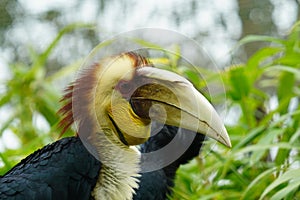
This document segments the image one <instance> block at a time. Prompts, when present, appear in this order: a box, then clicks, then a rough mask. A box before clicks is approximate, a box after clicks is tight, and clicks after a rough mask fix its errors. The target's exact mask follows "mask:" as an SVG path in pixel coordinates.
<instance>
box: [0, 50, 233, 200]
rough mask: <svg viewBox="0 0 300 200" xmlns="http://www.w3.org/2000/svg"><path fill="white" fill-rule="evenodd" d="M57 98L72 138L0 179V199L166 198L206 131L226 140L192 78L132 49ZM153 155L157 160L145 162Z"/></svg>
mask: <svg viewBox="0 0 300 200" xmlns="http://www.w3.org/2000/svg"><path fill="white" fill-rule="evenodd" d="M63 99H64V101H65V105H64V106H63V107H62V108H61V109H60V111H59V113H61V114H62V115H63V116H64V118H63V119H62V121H61V123H60V125H61V127H63V131H65V130H66V129H67V128H68V127H69V126H71V124H73V123H75V124H76V125H77V136H74V137H70V138H64V139H61V140H58V141H57V142H54V143H53V144H50V145H47V146H45V147H44V148H42V149H41V150H38V151H36V152H34V153H33V154H31V155H30V156H28V157H27V158H25V159H24V160H22V161H21V162H20V163H19V164H17V165H16V166H15V167H14V168H12V169H11V170H10V171H9V172H7V173H6V174H5V175H4V176H2V177H0V183H1V184H0V199H95V200H131V199H135V200H140V199H143V200H147V199H149V200H151V199H156V200H158V199H166V197H167V195H168V194H171V192H172V190H171V188H172V187H173V186H174V178H175V174H176V170H177V169H178V167H179V166H180V165H181V164H184V163H187V162H188V161H189V160H191V159H192V158H194V157H195V156H197V155H198V153H199V150H200V148H201V146H202V142H203V140H204V138H205V135H207V136H209V137H212V138H214V139H216V140H217V141H219V142H221V143H223V144H225V145H227V146H230V145H231V144H230V139H229V137H228V134H227V131H226V129H225V127H224V125H223V123H222V122H221V120H220V118H219V117H218V115H217V112H216V111H215V110H214V109H213V107H212V106H211V104H210V103H209V102H208V101H207V100H206V99H205V98H204V97H203V96H202V95H201V94H200V93H199V92H198V91H197V90H196V89H195V88H194V87H193V85H192V84H191V83H190V82H188V81H187V80H186V79H185V78H183V77H181V76H179V75H177V74H174V73H171V72H168V71H165V70H161V69H157V68H154V66H153V65H152V64H151V63H150V62H149V61H148V60H147V59H146V58H144V57H142V56H140V55H138V54H136V53H133V52H127V53H123V54H120V55H117V56H112V57H110V58H105V59H103V60H100V61H99V62H97V63H95V64H93V65H90V66H89V67H88V68H87V69H85V70H84V71H83V72H82V73H81V74H80V76H79V77H78V78H77V79H76V81H75V82H74V83H73V84H72V85H71V86H70V87H69V88H68V89H67V92H66V94H65V96H64V97H63ZM156 124H160V129H159V131H158V133H156V134H153V126H155V125H156ZM178 127H182V128H178ZM151 134H152V135H151ZM166 146H168V147H169V148H166V149H167V150H168V151H160V149H165V148H164V147H166ZM180 147H182V148H180ZM152 152H160V153H159V158H158V157H154V159H153V158H152V161H151V159H150V162H149V157H147V155H149V154H150V155H151V153H152ZM148 153H149V154H148ZM170 158H172V159H171V160H170ZM152 165H153V166H156V168H155V167H154V168H153V169H152V168H151V167H152Z"/></svg>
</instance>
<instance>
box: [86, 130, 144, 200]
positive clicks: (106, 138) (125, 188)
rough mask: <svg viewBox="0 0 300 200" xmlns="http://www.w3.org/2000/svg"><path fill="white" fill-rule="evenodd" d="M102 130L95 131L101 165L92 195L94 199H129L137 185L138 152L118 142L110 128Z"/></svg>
mask: <svg viewBox="0 0 300 200" xmlns="http://www.w3.org/2000/svg"><path fill="white" fill-rule="evenodd" d="M104 131H106V133H105V134H104V133H97V135H98V139H99V141H100V142H99V143H98V145H97V146H96V148H97V152H98V154H99V158H100V161H101V163H102V167H101V169H100V173H99V177H98V180H97V183H96V186H95V188H94V190H93V192H92V196H93V197H94V199H96V200H99V199H101V200H130V199H132V197H133V193H134V190H135V189H137V188H138V186H139V184H138V178H139V176H140V175H139V172H140V165H139V163H140V153H139V151H138V150H137V149H136V148H135V147H128V146H126V145H124V144H122V143H121V142H119V139H118V138H116V137H115V134H114V133H112V131H111V130H110V129H106V130H104ZM112 140H116V141H112Z"/></svg>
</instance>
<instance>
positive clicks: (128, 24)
mask: <svg viewBox="0 0 300 200" xmlns="http://www.w3.org/2000/svg"><path fill="white" fill-rule="evenodd" d="M299 19H300V18H299V1H296V0H286V1H280V0H266V1H258V0H245V1H237V0H224V1H219V0H212V1H210V0H203V1H196V0H173V1H167V2H163V1H157V0H155V1H148V2H145V1H134V0H129V1H123V2H119V1H114V0H112V1H103V0H101V1H96V0H87V1H79V0H68V1H63V2H61V1H58V0H57V1H39V2H38V1H34V0H27V1H25V0H19V1H17V0H3V1H1V2H0V44H1V46H0V174H4V173H5V172H6V171H7V170H9V169H10V168H11V167H12V166H14V165H15V164H16V163H17V162H19V161H20V160H21V159H22V158H24V157H26V156H27V155H29V154H30V153H32V152H33V151H34V150H36V149H38V148H40V147H42V146H44V145H46V144H48V143H50V142H53V141H55V140H57V139H58V138H59V134H60V130H59V129H58V128H57V124H58V121H59V116H58V115H57V114H56V112H57V110H58V109H59V107H60V106H61V104H60V103H59V99H60V97H61V96H62V91H63V88H64V87H65V86H66V85H67V83H68V82H70V81H72V80H73V78H74V73H75V72H76V70H77V69H78V67H79V66H80V64H81V63H82V61H83V59H84V58H85V56H87V55H88V53H89V52H90V50H92V48H93V47H94V46H96V45H97V44H98V43H99V42H101V41H103V40H105V39H107V38H109V37H110V36H112V35H114V34H116V33H120V32H124V31H129V30H132V29H134V28H139V27H161V28H167V29H171V30H175V31H179V32H180V33H183V34H185V35H186V36H187V37H190V38H193V39H194V40H195V41H197V42H198V43H199V44H201V46H203V47H204V48H205V49H206V50H207V52H208V54H209V55H210V56H211V57H212V58H213V59H214V60H215V62H216V65H217V66H218V67H219V69H220V72H216V71H215V70H212V69H211V68H209V67H207V66H205V64H204V63H205V62H199V63H197V65H199V70H197V71H196V70H194V71H193V70H191V69H190V68H187V67H185V66H182V64H181V63H180V62H179V61H178V60H176V59H175V58H174V57H172V56H171V55H168V54H165V55H163V59H167V61H168V62H169V63H172V68H171V70H174V71H176V72H177V73H180V74H181V75H183V76H186V77H187V78H189V79H190V80H191V81H192V82H193V83H194V85H195V86H196V87H197V88H198V89H199V90H201V91H203V93H204V95H207V96H208V97H209V95H208V94H206V91H207V90H205V88H206V87H207V84H208V85H209V84H220V83H222V82H223V84H222V87H225V90H224V92H223V93H224V94H220V95H223V96H224V95H226V112H225V113H223V117H224V121H225V123H226V127H227V129H228V132H229V135H230V137H231V140H232V145H233V148H232V149H226V148H223V147H222V146H221V145H217V146H215V145H214V144H213V143H212V142H211V141H208V144H207V145H206V146H205V147H204V148H203V150H202V151H203V155H202V154H201V155H200V156H199V158H197V159H194V160H193V161H192V162H191V163H189V164H187V165H185V166H183V167H181V168H180V171H179V172H178V174H177V175H178V176H177V178H176V187H175V189H174V195H173V196H172V197H170V198H171V199H273V200H275V199H300V192H299V186H300V178H299V174H300V162H299V161H300V159H299V158H300V155H299V150H300V145H299V144H300V139H299V138H300V137H299V136H300V128H299V127H300V126H299V121H300V107H299V100H300V99H299V96H300V87H299V86H300V84H299V83H300V70H299V69H300V22H297V21H298V20H299ZM179 52H180V51H179ZM160 59H162V58H158V60H160ZM174 59H175V60H174ZM200 67H201V68H200ZM199 72H201V73H202V74H201V76H202V75H203V74H205V77H206V80H202V79H201V76H200V75H199V74H198V73H199ZM209 100H210V101H211V102H212V103H213V104H214V105H215V106H216V107H217V108H218V107H222V106H223V105H221V104H224V102H221V101H219V99H218V96H216V97H215V98H210V99H209ZM73 134H74V133H73V132H72V131H68V132H67V133H66V134H65V135H64V136H69V135H73ZM211 148H212V149H211ZM207 152H209V154H208V153H207Z"/></svg>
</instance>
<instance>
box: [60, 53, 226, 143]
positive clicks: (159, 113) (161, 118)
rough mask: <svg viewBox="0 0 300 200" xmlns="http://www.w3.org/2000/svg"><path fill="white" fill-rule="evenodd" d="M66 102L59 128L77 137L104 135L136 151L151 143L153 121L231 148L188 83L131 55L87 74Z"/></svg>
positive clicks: (71, 89)
mask: <svg viewBox="0 0 300 200" xmlns="http://www.w3.org/2000/svg"><path fill="white" fill-rule="evenodd" d="M64 99H65V100H67V103H66V104H65V106H64V107H63V108H62V109H61V110H60V112H61V113H63V114H64V115H65V118H64V119H63V120H62V122H61V125H62V126H64V130H66V128H67V127H68V126H70V125H71V124H72V123H73V121H75V122H78V127H79V129H78V132H79V135H80V134H82V133H83V134H85V133H87V134H88V135H90V134H92V133H93V134H95V135H97V133H99V132H102V133H104V134H105V135H106V137H108V138H109V139H110V140H113V141H114V142H117V143H120V144H122V145H125V146H130V145H138V144H141V143H144V142H145V141H146V140H147V139H148V138H149V137H150V132H151V125H150V124H151V120H155V121H158V122H160V123H164V124H167V125H171V126H177V127H182V128H185V129H188V130H192V131H194V132H197V133H199V134H204V135H207V136H208V137H211V138H213V139H215V140H217V141H219V142H220V143H222V144H224V145H226V146H229V147H230V146H231V144H230V139H229V136H228V134H227V131H226V129H225V127H224V125H223V123H222V121H221V119H220V117H219V116H218V114H217V112H216V111H215V109H214V108H213V106H212V105H211V104H210V103H209V102H208V101H207V100H206V98H205V97H204V96H203V95H202V94H201V93H200V92H199V91H197V90H196V89H195V88H194V87H193V85H192V84H191V83H190V82H189V81H188V80H187V79H185V78H183V77H181V76H179V75H177V74H175V73H173V72H170V71H166V70H163V69H159V68H155V67H154V66H153V65H152V64H151V63H150V62H149V61H148V60H147V59H146V58H144V57H142V56H140V55H138V54H136V53H133V52H127V53H123V54H120V55H117V56H112V57H109V58H105V59H103V60H100V61H99V62H97V63H95V64H93V65H91V66H90V67H89V68H88V69H85V70H84V71H83V72H81V74H80V75H79V78H78V79H77V80H76V81H75V83H74V84H73V85H72V86H70V87H69V88H68V90H67V93H66V95H65V96H64ZM87 137H89V136H87Z"/></svg>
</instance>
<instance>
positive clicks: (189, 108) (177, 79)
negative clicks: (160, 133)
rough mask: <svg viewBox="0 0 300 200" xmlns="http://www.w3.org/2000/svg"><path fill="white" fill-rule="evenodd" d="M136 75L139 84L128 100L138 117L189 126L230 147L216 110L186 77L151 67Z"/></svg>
mask: <svg viewBox="0 0 300 200" xmlns="http://www.w3.org/2000/svg"><path fill="white" fill-rule="evenodd" d="M136 77H138V80H142V81H139V83H142V84H140V86H139V87H138V88H137V89H136V90H135V91H134V93H133V94H132V96H131V98H130V104H131V106H132V109H133V111H134V112H135V113H136V114H137V115H138V116H139V117H141V118H148V119H152V120H156V121H158V122H161V123H165V124H167V125H171V126H177V127H182V128H185V129H188V130H192V131H195V132H197V133H200V134H204V135H206V136H208V137H210V138H213V139H215V140H217V141H219V142H220V143H222V144H224V145H226V146H227V147H231V142H230V138H229V136H228V133H227V131H226V129H225V127H224V124H223V122H222V120H221V119H220V117H219V115H218V114H217V112H216V110H215V109H214V108H213V106H212V105H211V104H210V103H209V102H208V100H207V99H206V98H205V97H204V96H203V95H202V94H201V93H200V92H199V91H198V90H196V89H195V88H194V87H193V85H192V84H191V83H190V82H189V81H188V80H186V79H185V78H183V77H181V76H179V75H177V74H175V73H173V72H169V71H166V70H162V69H158V68H154V67H141V68H139V69H137V71H136Z"/></svg>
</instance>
